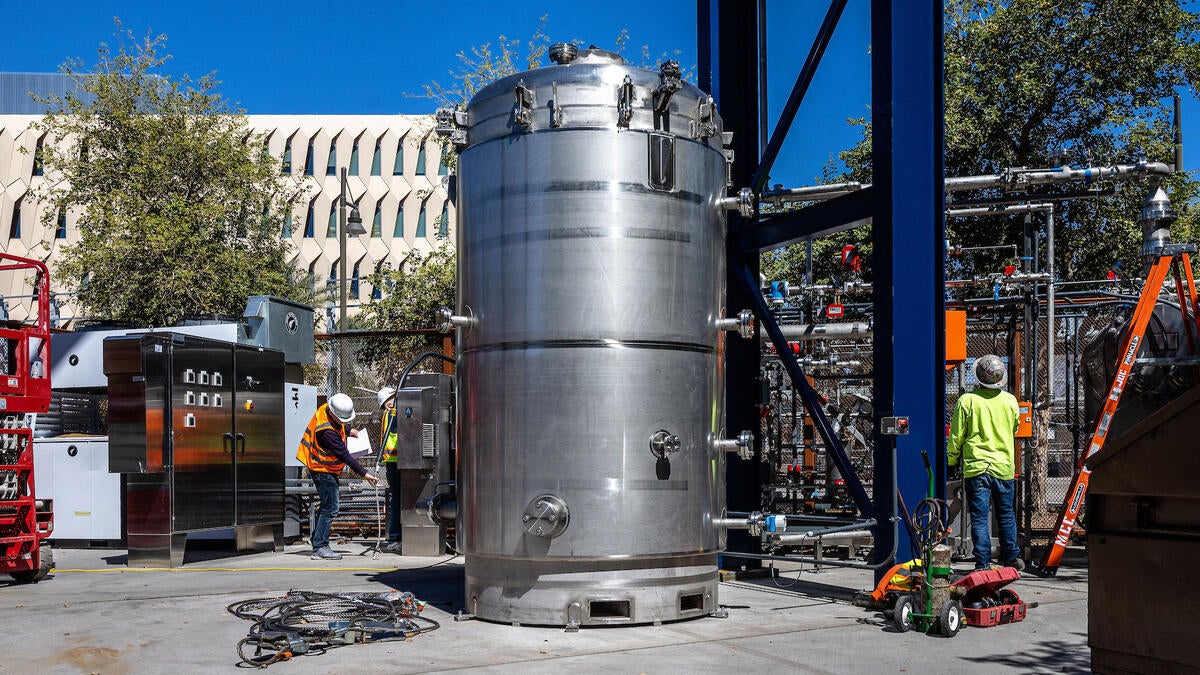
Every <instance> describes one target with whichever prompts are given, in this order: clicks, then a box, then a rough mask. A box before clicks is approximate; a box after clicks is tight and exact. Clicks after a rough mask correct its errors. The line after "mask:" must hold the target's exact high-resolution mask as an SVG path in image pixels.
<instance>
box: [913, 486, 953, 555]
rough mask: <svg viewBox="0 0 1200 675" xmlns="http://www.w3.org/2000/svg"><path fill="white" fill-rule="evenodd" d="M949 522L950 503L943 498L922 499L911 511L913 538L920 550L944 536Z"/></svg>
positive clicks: (927, 547) (930, 546)
mask: <svg viewBox="0 0 1200 675" xmlns="http://www.w3.org/2000/svg"><path fill="white" fill-rule="evenodd" d="M949 522H950V505H949V504H947V503H946V501H945V500H944V499H934V498H932V497H928V498H926V499H922V500H921V502H920V503H919V504H917V508H915V509H913V512H912V526H913V535H914V536H913V539H914V540H915V544H916V545H917V546H918V547H920V550H922V551H924V550H926V549H929V548H932V547H933V545H934V544H936V543H938V542H939V541H941V540H942V539H945V538H946V535H947V534H948V533H949V530H947V529H946V524H947V523H949Z"/></svg>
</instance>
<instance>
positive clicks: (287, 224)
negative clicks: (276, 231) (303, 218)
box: [283, 206, 292, 239]
mask: <svg viewBox="0 0 1200 675" xmlns="http://www.w3.org/2000/svg"><path fill="white" fill-rule="evenodd" d="M283 238H284V239H291V238H292V208H291V207H290V206H289V207H288V210H287V212H285V213H284V214H283Z"/></svg>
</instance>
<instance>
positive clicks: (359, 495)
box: [301, 329, 454, 539]
mask: <svg viewBox="0 0 1200 675" xmlns="http://www.w3.org/2000/svg"><path fill="white" fill-rule="evenodd" d="M314 338H315V340H314V343H315V344H314V351H315V353H316V361H315V362H314V363H311V364H307V365H305V366H304V383H305V384H309V385H312V386H314V387H316V389H317V400H318V401H319V402H324V401H326V400H328V398H329V397H330V396H332V395H334V394H336V393H338V392H342V393H345V394H347V395H348V396H350V398H352V399H353V400H354V410H355V412H356V419H355V422H354V425H353V426H354V428H357V429H365V430H366V431H367V433H368V434H369V435H370V438H371V447H372V449H373V451H372V452H371V453H369V454H368V455H364V456H360V457H356V459H358V460H359V462H360V463H361V464H362V465H363V467H364V468H366V469H367V470H368V471H370V472H372V473H374V474H376V475H378V476H380V477H381V478H382V477H383V471H382V470H381V468H380V467H379V465H378V461H379V455H378V450H379V442H380V437H381V430H382V426H383V412H382V410H381V409H380V407H379V402H378V399H377V398H376V393H377V392H378V391H379V390H380V389H382V388H383V387H385V386H387V387H395V386H396V385H397V383H398V381H399V378H400V373H401V372H402V371H403V370H404V368H405V367H406V366H408V365H409V364H410V363H412V361H413V360H414V359H416V358H417V357H419V356H420V355H421V354H424V353H426V352H437V353H440V354H445V355H447V356H451V357H453V356H454V343H453V340H452V338H451V337H450V336H448V335H444V334H442V333H440V332H438V331H436V330H432V329H426V330H406V331H352V332H347V333H332V334H319V335H316V336H314ZM441 372H453V368H451V367H450V364H448V363H445V362H444V361H443V360H442V359H435V358H428V359H425V360H424V361H422V362H421V363H420V364H418V365H417V366H416V367H415V368H413V370H412V373H441ZM342 483H343V494H342V498H341V507H340V509H339V512H338V517H337V519H336V520H335V522H334V523H333V531H334V532H335V533H336V534H337V535H341V536H343V537H347V536H349V537H359V538H367V539H374V538H376V537H377V536H381V535H386V528H387V508H386V506H385V505H386V504H387V500H386V488H387V485H386V483H385V482H382V481H381V483H380V485H379V486H378V487H372V486H371V485H370V484H368V483H367V482H366V481H365V480H363V479H361V478H359V477H358V476H357V474H354V473H353V472H352V471H350V469H349V468H347V469H345V470H344V471H343V473H342ZM308 502H315V498H312V497H309V498H307V499H305V500H304V504H302V506H301V508H302V509H305V510H304V511H302V512H303V513H307V512H308V511H307V508H308ZM305 525H307V523H305Z"/></svg>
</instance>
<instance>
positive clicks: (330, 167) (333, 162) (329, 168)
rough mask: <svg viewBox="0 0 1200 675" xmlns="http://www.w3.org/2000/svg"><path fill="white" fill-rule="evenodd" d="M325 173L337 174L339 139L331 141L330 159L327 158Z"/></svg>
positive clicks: (328, 174)
mask: <svg viewBox="0 0 1200 675" xmlns="http://www.w3.org/2000/svg"><path fill="white" fill-rule="evenodd" d="M325 175H326V176H336V175H337V139H336V138H335V139H333V140H332V141H330V142H329V159H327V160H325Z"/></svg>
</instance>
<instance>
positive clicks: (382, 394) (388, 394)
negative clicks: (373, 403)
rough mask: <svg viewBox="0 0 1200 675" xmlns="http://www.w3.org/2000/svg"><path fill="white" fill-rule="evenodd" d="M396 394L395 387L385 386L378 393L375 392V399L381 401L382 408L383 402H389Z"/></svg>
mask: <svg viewBox="0 0 1200 675" xmlns="http://www.w3.org/2000/svg"><path fill="white" fill-rule="evenodd" d="M395 396H396V390H395V389H393V388H391V387H384V388H383V389H380V390H379V393H378V394H375V399H376V400H378V401H379V407H380V408H382V407H383V404H384V403H387V402H388V399H391V398H394V397H395Z"/></svg>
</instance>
